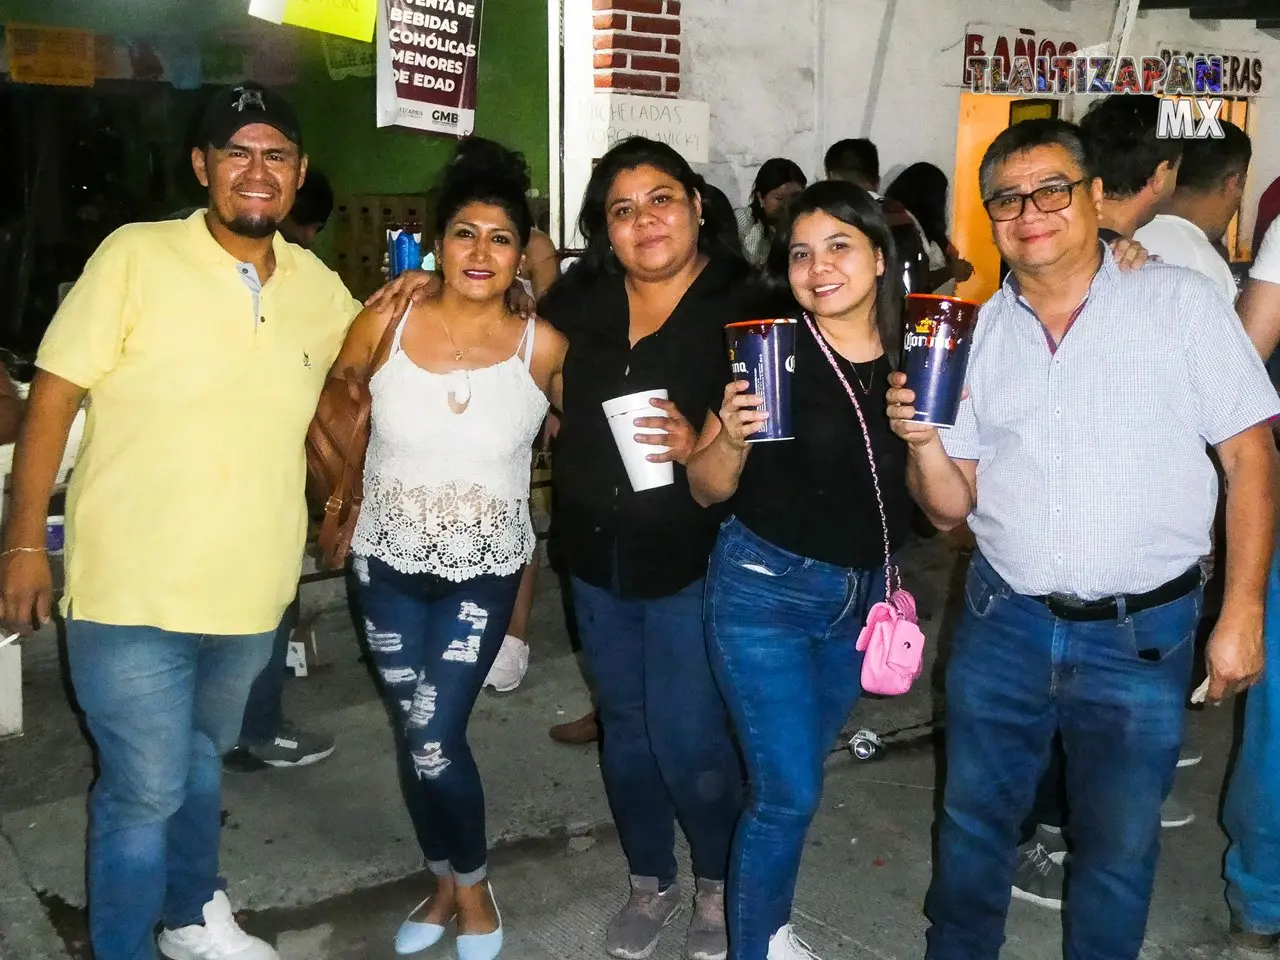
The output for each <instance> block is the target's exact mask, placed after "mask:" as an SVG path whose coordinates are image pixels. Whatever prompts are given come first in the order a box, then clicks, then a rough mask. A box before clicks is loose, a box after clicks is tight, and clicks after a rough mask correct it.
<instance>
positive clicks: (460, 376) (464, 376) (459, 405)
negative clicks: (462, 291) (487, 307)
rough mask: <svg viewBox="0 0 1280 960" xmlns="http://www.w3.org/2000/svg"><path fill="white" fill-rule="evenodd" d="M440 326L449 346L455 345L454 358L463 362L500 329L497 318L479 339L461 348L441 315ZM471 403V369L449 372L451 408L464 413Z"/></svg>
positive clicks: (455, 411)
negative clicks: (464, 358)
mask: <svg viewBox="0 0 1280 960" xmlns="http://www.w3.org/2000/svg"><path fill="white" fill-rule="evenodd" d="M440 326H442V327H444V335H445V336H446V337H448V338H449V346H451V347H453V359H454V361H455V362H456V363H461V362H462V358H463V357H465V356H466V355H467V354H468V353H470V352H471V351H472V350H474V349H475V348H476V347H478V346H481V345H482V344H485V343H488V342H489V338H490V337H492V336H493V332H494V331H495V330H497V329H498V322H497V321H496V320H495V321H494V322H493V323H491V324H489V332H488V333H486V334H485V335H484V336H483V337H481V338H480V339H479V340H477V341H476V342H475V343H473V344H471V345H470V346H468V347H466V348H464V349H462V350H459V349H458V343H457V341H456V340H454V339H453V334H452V333H450V332H449V325H448V324H447V323H445V322H444V317H443V316H442V317H440ZM470 403H471V371H470V370H454V371H453V372H452V373H450V374H449V409H450V410H452V411H453V412H454V413H462V412H463V411H465V410H466V409H467V406H468V404H470Z"/></svg>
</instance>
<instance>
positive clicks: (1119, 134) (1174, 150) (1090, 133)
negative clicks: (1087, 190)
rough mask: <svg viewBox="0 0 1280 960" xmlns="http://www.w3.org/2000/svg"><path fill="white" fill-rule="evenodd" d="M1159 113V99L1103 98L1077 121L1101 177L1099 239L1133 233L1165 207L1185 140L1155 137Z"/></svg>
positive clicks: (1171, 193) (1152, 97)
mask: <svg viewBox="0 0 1280 960" xmlns="http://www.w3.org/2000/svg"><path fill="white" fill-rule="evenodd" d="M1159 112H1160V98H1159V97H1154V96H1145V95H1132V96H1130V95H1126V96H1123V97H1102V98H1100V99H1099V100H1098V101H1097V102H1096V103H1094V104H1093V105H1092V106H1091V107H1090V108H1089V110H1088V112H1087V113H1085V115H1084V117H1083V118H1081V120H1080V132H1081V134H1082V135H1083V137H1084V140H1085V145H1086V147H1087V149H1088V150H1089V163H1090V165H1091V168H1092V169H1093V170H1094V171H1096V175H1097V176H1098V178H1099V179H1101V180H1102V191H1103V192H1102V200H1101V201H1100V202H1099V204H1098V235H1099V236H1101V237H1102V239H1103V240H1106V241H1108V242H1110V241H1111V240H1114V239H1116V238H1117V237H1132V236H1133V235H1134V233H1136V232H1137V231H1138V230H1139V229H1140V228H1141V227H1144V226H1146V225H1147V224H1148V223H1150V222H1151V220H1152V219H1153V218H1154V217H1155V215H1156V214H1157V213H1160V212H1161V211H1162V210H1163V209H1164V206H1165V204H1167V203H1168V202H1169V200H1170V198H1171V197H1172V196H1173V191H1174V190H1175V189H1176V187H1177V185H1178V164H1179V163H1180V162H1181V159H1182V147H1183V141H1181V140H1178V139H1164V138H1161V137H1158V136H1156V129H1157V126H1158V119H1159Z"/></svg>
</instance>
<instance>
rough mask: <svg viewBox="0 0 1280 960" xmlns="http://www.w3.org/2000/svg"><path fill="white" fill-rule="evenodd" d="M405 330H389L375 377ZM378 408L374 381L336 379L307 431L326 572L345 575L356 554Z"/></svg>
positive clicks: (310, 483) (311, 492)
mask: <svg viewBox="0 0 1280 960" xmlns="http://www.w3.org/2000/svg"><path fill="white" fill-rule="evenodd" d="M399 325H400V324H399V323H398V322H397V321H395V320H392V321H391V322H390V323H388V324H387V329H386V331H385V332H384V333H383V334H382V339H381V340H379V341H378V348H377V350H375V351H374V354H373V360H372V362H371V363H370V364H369V369H370V370H371V371H372V370H376V369H377V368H378V364H379V363H381V362H382V360H383V358H384V357H386V355H387V353H388V352H389V351H390V349H391V340H392V338H393V337H394V336H395V332H396V327H398V326H399ZM353 393H354V396H353ZM372 408H373V397H372V395H371V394H370V393H369V377H368V376H365V377H364V378H363V379H360V380H350V379H346V378H343V379H336V378H331V379H329V380H327V381H325V385H324V389H323V390H321V391H320V400H319V402H318V403H317V404H316V413H315V416H314V417H313V418H312V419H311V425H310V426H309V427H307V439H306V450H307V502H308V503H310V504H311V506H312V507H313V508H315V509H317V510H323V511H324V519H323V521H322V522H321V524H320V536H319V546H320V560H321V564H322V565H323V566H324V568H325V569H326V570H340V569H342V566H343V564H344V563H346V560H347V553H348V551H350V549H351V537H352V535H353V534H354V533H355V529H356V520H357V519H358V518H359V516H360V503H361V501H362V500H363V499H364V458H365V453H366V452H367V451H368V448H369V417H370V413H371V411H372Z"/></svg>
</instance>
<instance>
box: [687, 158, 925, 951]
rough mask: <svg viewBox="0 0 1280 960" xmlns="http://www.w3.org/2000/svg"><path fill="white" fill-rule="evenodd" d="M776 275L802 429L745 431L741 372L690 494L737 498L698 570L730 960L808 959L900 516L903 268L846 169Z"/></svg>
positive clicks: (807, 209) (712, 500) (796, 418)
mask: <svg viewBox="0 0 1280 960" xmlns="http://www.w3.org/2000/svg"><path fill="white" fill-rule="evenodd" d="M769 271H770V275H771V277H772V278H773V279H775V280H777V281H781V282H786V281H787V280H789V282H790V287H791V292H792V295H793V296H794V297H795V300H796V301H797V302H798V303H799V305H800V307H801V310H802V312H801V314H800V322H799V324H798V326H797V330H796V350H795V373H794V377H793V380H792V415H793V426H794V434H795V439H793V440H788V441H781V442H773V443H765V444H761V445H758V446H751V445H749V444H748V442H747V441H748V440H749V439H750V437H751V435H752V434H753V433H755V432H757V431H758V430H759V429H760V428H761V426H762V424H763V422H764V420H765V419H766V418H767V416H768V414H767V413H766V412H757V411H756V410H754V409H752V408H754V407H758V406H759V404H760V402H761V401H760V398H759V397H755V396H751V395H749V394H747V393H745V390H746V389H747V387H748V384H747V383H746V382H737V383H733V384H730V385H729V387H728V388H727V389H726V390H725V393H724V402H723V406H722V408H721V411H720V417H719V419H718V420H716V421H714V422H712V423H710V424H709V426H708V429H707V431H705V432H704V434H703V436H702V438H701V440H700V441H699V452H698V453H696V454H695V456H694V457H693V459H692V460H691V461H690V463H689V483H690V487H691V489H692V490H693V495H694V496H695V497H696V498H697V499H698V500H699V502H701V503H703V504H707V505H712V504H719V503H725V502H726V501H727V502H729V504H730V506H731V507H732V509H733V517H732V518H730V519H729V520H728V521H726V522H725V524H724V526H723V528H722V529H721V531H720V536H719V540H718V541H717V543H716V549H715V553H714V554H713V555H712V559H711V568H710V570H709V572H708V574H707V594H706V607H705V617H706V624H707V639H708V644H709V647H710V649H711V659H712V667H713V669H714V670H715V673H716V679H717V681H718V682H719V684H720V689H721V692H722V693H723V694H724V697H725V701H726V702H727V704H728V706H729V712H730V714H731V716H732V717H733V722H734V726H735V728H736V730H737V734H738V739H739V741H740V743H741V745H742V750H743V754H744V756H745V758H746V762H747V774H748V783H749V788H750V790H749V799H748V802H747V808H746V811H745V812H744V813H743V816H742V819H741V820H740V821H739V824H738V829H737V833H736V836H735V838H734V847H733V854H732V858H731V861H730V869H729V890H728V895H727V898H726V903H725V906H726V912H727V915H728V929H729V941H730V943H731V944H732V945H733V957H734V960H766V957H767V958H768V960H801V958H810V957H812V956H813V954H812V953H811V952H810V951H809V949H808V947H806V946H805V945H804V944H803V942H802V941H800V940H799V939H798V938H797V937H796V936H795V934H794V933H793V932H792V929H791V920H790V916H791V901H792V897H793V895H794V892H795V883H796V876H797V874H798V872H799V869H800V856H801V853H802V851H803V848H804V839H805V834H806V832H807V830H808V827H809V823H810V821H811V820H812V818H813V815H814V813H815V812H816V810H817V808H818V800H819V797H820V794H821V791H822V769H823V767H822V765H823V759H824V758H825V757H826V755H827V753H828V752H829V750H830V749H831V746H832V744H834V743H835V742H836V737H837V735H838V734H839V732H840V727H841V725H842V724H843V723H844V721H845V719H846V718H847V717H848V715H849V711H850V710H851V709H852V707H853V704H854V701H855V700H856V699H857V697H858V695H859V693H860V692H861V683H860V669H861V664H862V655H861V654H860V653H857V652H856V650H855V643H856V641H857V638H858V634H859V632H860V631H861V629H862V626H863V623H864V621H865V619H866V616H867V612H868V610H869V609H870V607H871V605H872V604H874V603H875V602H877V601H879V600H880V599H882V598H883V595H884V589H885V571H884V566H885V560H886V556H885V555H886V550H889V551H894V550H896V549H897V548H898V547H899V546H900V545H901V544H902V543H903V541H904V539H905V537H906V532H907V527H908V522H909V501H908V499H907V488H906V478H905V469H906V447H905V445H904V444H903V443H902V441H901V440H899V439H898V438H897V437H896V436H895V435H894V434H893V433H892V432H890V429H889V422H888V418H887V415H886V411H885V384H886V381H887V378H888V376H889V373H890V372H891V371H892V370H893V369H894V366H895V362H896V357H897V354H898V349H899V345H900V343H901V339H902V314H901V302H902V301H901V292H900V290H899V284H900V282H901V281H900V280H899V272H898V270H897V269H896V265H895V263H894V252H893V240H892V237H891V234H890V231H889V226H888V224H887V223H886V222H885V219H884V214H883V213H882V212H881V210H880V205H879V204H877V203H876V202H875V201H874V200H873V199H872V198H871V196H870V195H869V194H868V193H867V192H866V191H864V190H862V189H861V188H860V187H857V186H855V185H853V184H851V183H844V182H836V181H827V182H823V183H817V184H814V185H813V186H811V187H809V188H808V189H807V190H805V191H804V193H802V194H801V195H800V197H799V199H798V200H797V202H796V204H795V205H794V206H793V208H792V210H791V216H790V221H789V223H787V224H786V225H785V226H784V227H783V228H781V229H780V230H779V232H778V236H777V238H776V241H775V245H774V248H773V251H772V253H771V254H770V258H769ZM855 397H856V403H857V405H858V406H859V407H860V409H861V413H862V417H863V418H865V422H866V430H867V435H866V437H867V439H866V440H864V433H863V428H862V426H861V425H860V422H859V414H858V412H857V411H856V410H855V408H854V398H855ZM868 443H869V445H870V447H871V451H872V453H873V455H874V473H875V475H878V480H879V482H878V486H879V493H877V490H876V486H877V484H876V481H875V480H874V479H873V470H872V467H871V464H870V463H869V458H868V450H867V444H868ZM881 503H882V504H883V517H884V518H886V521H887V531H886V530H885V528H884V525H882V510H881V506H880V504H881ZM886 541H887V543H886Z"/></svg>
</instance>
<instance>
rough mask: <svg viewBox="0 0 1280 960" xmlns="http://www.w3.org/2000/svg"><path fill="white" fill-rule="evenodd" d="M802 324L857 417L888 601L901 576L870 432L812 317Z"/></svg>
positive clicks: (860, 407) (859, 406)
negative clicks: (868, 470) (873, 497)
mask: <svg viewBox="0 0 1280 960" xmlns="http://www.w3.org/2000/svg"><path fill="white" fill-rule="evenodd" d="M804 322H805V323H807V324H808V325H809V332H810V333H812V334H813V339H815V340H817V341H818V348H819V349H820V350H821V351H822V353H823V355H824V356H826V358H827V363H829V364H831V369H832V370H834V371H835V372H836V376H837V377H839V378H840V382H841V383H842V384H844V390H845V393H847V394H849V400H850V401H852V403H853V410H854V412H855V413H856V414H857V415H858V425H859V426H860V427H862V440H863V442H864V443H865V444H866V445H867V466H869V467H870V468H871V485H872V486H873V487H874V488H875V491H876V506H877V507H879V508H880V530H881V533H883V534H884V598H885V599H886V600H889V599H891V598H892V597H893V594H894V582H895V581H896V583H897V589H898V590H901V589H902V575H901V574H900V573H899V571H898V568H897V567H896V566H895V565H894V563H893V555H892V553H891V551H890V549H889V518H888V516H887V515H886V514H885V512H884V497H883V495H882V494H881V493H880V472H879V471H878V470H876V455H875V452H874V451H873V450H872V449H871V431H870V430H868V429H867V419H866V417H864V416H863V415H862V405H861V404H860V403H858V397H857V395H856V394H855V393H854V392H853V387H851V386H850V385H849V378H848V377H846V376H845V375H844V371H843V370H841V369H840V364H838V363H836V358H835V356H834V355H833V354H832V353H831V348H830V347H829V346H828V345H827V339H826V337H824V336H823V335H822V332H821V331H820V330H818V327H817V325H816V324H815V323H814V322H813V317H811V316H809V314H807V313H806V314H805V315H804ZM891 578H892V579H891Z"/></svg>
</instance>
